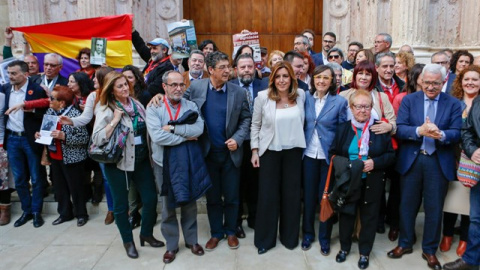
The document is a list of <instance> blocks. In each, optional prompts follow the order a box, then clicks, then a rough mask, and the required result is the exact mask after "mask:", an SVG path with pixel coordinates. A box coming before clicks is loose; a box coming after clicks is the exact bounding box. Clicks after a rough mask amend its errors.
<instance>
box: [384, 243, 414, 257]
mask: <svg viewBox="0 0 480 270" xmlns="http://www.w3.org/2000/svg"><path fill="white" fill-rule="evenodd" d="M412 252H413V249H412V248H402V247H399V246H397V247H396V248H394V249H392V250H390V251H389V252H388V253H387V256H388V257H389V258H392V259H400V258H402V256H403V255H405V254H410V253H412Z"/></svg>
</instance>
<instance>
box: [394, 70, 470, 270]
mask: <svg viewBox="0 0 480 270" xmlns="http://www.w3.org/2000/svg"><path fill="white" fill-rule="evenodd" d="M422 76H423V77H422V78H423V82H422V85H423V91H418V92H415V93H412V94H409V95H406V96H405V98H404V99H403V100H402V104H401V105H400V109H399V111H398V118H397V133H396V135H397V138H398V139H400V140H402V142H401V143H400V144H399V145H400V149H399V152H398V159H397V164H396V169H397V171H398V172H399V173H400V175H401V178H400V181H401V201H400V236H399V239H398V246H397V247H396V248H395V249H393V250H391V251H390V252H388V254H387V255H388V257H390V258H394V259H397V258H401V257H402V256H403V255H405V254H410V253H412V252H413V249H412V247H413V244H414V242H415V240H414V239H415V219H416V217H417V213H418V209H419V208H420V204H421V203H422V200H423V207H424V212H425V222H424V229H423V240H422V250H423V253H422V258H423V259H424V260H426V261H427V264H428V266H429V267H430V268H432V269H435V270H437V269H441V268H442V267H441V264H440V263H439V261H438V259H437V257H436V255H435V253H436V251H437V249H438V244H439V242H440V233H441V227H442V214H443V212H442V211H443V202H444V199H445V194H446V192H447V187H448V181H452V180H454V179H455V176H456V168H455V167H456V164H455V160H456V158H455V146H456V145H457V143H458V142H459V141H460V128H461V126H462V108H461V104H460V101H459V100H458V99H456V98H454V97H452V96H450V95H447V94H445V93H442V91H441V90H442V86H443V84H444V80H445V76H446V71H445V68H444V67H442V66H440V65H437V64H427V65H425V67H424V68H423V71H422Z"/></svg>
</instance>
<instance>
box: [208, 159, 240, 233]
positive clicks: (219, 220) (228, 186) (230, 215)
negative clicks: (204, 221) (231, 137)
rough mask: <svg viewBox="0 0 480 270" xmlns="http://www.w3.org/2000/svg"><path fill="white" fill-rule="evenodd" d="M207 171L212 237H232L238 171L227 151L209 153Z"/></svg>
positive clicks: (237, 194) (235, 218)
mask: <svg viewBox="0 0 480 270" xmlns="http://www.w3.org/2000/svg"><path fill="white" fill-rule="evenodd" d="M206 163H207V169H208V173H209V174H210V178H211V179H212V187H211V188H210V189H209V190H207V193H206V197H207V215H208V221H209V223H210V233H211V236H212V237H215V238H220V239H221V238H223V237H225V235H227V236H228V235H234V234H235V227H236V225H237V215H238V204H239V200H240V199H239V188H240V170H239V168H237V167H235V165H234V164H233V161H232V158H231V157H230V152H229V151H224V152H219V153H214V152H210V154H208V156H207V159H206Z"/></svg>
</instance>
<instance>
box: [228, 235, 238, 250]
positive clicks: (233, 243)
mask: <svg viewBox="0 0 480 270" xmlns="http://www.w3.org/2000/svg"><path fill="white" fill-rule="evenodd" d="M227 242H228V247H229V248H230V249H237V248H238V247H239V246H240V243H239V242H238V238H237V237H236V236H235V235H229V236H228V237H227Z"/></svg>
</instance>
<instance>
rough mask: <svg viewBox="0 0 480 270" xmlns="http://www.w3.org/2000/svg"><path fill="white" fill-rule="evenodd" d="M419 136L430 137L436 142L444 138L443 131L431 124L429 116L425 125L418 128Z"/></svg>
mask: <svg viewBox="0 0 480 270" xmlns="http://www.w3.org/2000/svg"><path fill="white" fill-rule="evenodd" d="M418 134H419V135H420V136H425V137H429V138H432V139H435V140H439V139H441V138H442V131H441V130H440V129H439V128H438V127H437V125H435V124H434V123H432V122H430V119H429V118H428V116H427V119H426V120H425V123H423V125H421V126H420V127H419V128H418Z"/></svg>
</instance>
